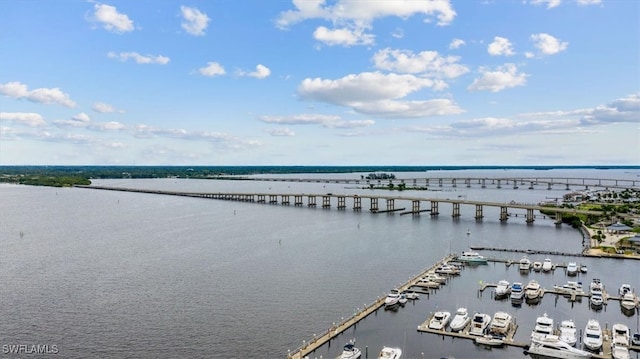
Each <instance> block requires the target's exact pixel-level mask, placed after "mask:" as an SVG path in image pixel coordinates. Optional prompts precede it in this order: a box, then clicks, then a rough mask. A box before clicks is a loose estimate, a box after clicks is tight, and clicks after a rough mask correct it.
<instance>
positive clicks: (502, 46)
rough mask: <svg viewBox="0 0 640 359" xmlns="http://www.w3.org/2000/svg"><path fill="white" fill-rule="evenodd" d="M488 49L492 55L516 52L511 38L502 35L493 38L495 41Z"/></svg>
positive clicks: (506, 54) (507, 54) (509, 54)
mask: <svg viewBox="0 0 640 359" xmlns="http://www.w3.org/2000/svg"><path fill="white" fill-rule="evenodd" d="M487 51H488V52H489V54H490V55H491V56H500V55H504V56H511V55H514V54H515V52H514V51H513V45H512V44H511V42H510V41H509V39H507V38H504V37H500V36H496V37H494V38H493V42H492V43H490V44H489V47H487Z"/></svg>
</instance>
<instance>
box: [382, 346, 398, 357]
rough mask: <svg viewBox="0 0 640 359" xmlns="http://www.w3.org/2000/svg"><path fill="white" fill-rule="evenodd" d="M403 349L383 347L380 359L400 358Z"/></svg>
mask: <svg viewBox="0 0 640 359" xmlns="http://www.w3.org/2000/svg"><path fill="white" fill-rule="evenodd" d="M401 355H402V349H400V348H392V347H382V350H380V354H379V355H378V359H400V356H401Z"/></svg>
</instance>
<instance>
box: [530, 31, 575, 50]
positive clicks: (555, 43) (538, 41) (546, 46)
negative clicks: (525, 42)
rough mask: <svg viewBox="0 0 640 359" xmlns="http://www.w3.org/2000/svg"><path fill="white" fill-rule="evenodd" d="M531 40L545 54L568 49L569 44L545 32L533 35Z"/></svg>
mask: <svg viewBox="0 0 640 359" xmlns="http://www.w3.org/2000/svg"><path fill="white" fill-rule="evenodd" d="M531 41H533V46H535V47H536V48H537V49H538V50H540V52H541V53H542V54H544V55H555V54H557V53H559V52H561V51H564V50H566V49H567V46H569V43H568V42H563V41H560V40H558V39H556V38H555V37H553V36H551V35H549V34H545V33H540V34H533V35H531Z"/></svg>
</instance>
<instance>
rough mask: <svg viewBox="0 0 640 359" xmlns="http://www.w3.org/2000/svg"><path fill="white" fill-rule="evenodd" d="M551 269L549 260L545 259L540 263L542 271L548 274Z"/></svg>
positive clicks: (551, 264) (551, 265)
mask: <svg viewBox="0 0 640 359" xmlns="http://www.w3.org/2000/svg"><path fill="white" fill-rule="evenodd" d="M552 269H553V263H552V262H551V258H545V259H544V261H543V262H542V271H543V272H550V271H551V270H552Z"/></svg>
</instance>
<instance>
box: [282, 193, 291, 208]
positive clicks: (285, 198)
mask: <svg viewBox="0 0 640 359" xmlns="http://www.w3.org/2000/svg"><path fill="white" fill-rule="evenodd" d="M289 203H290V202H289V195H286V194H283V195H282V202H281V204H282V205H286V206H288V205H289Z"/></svg>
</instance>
